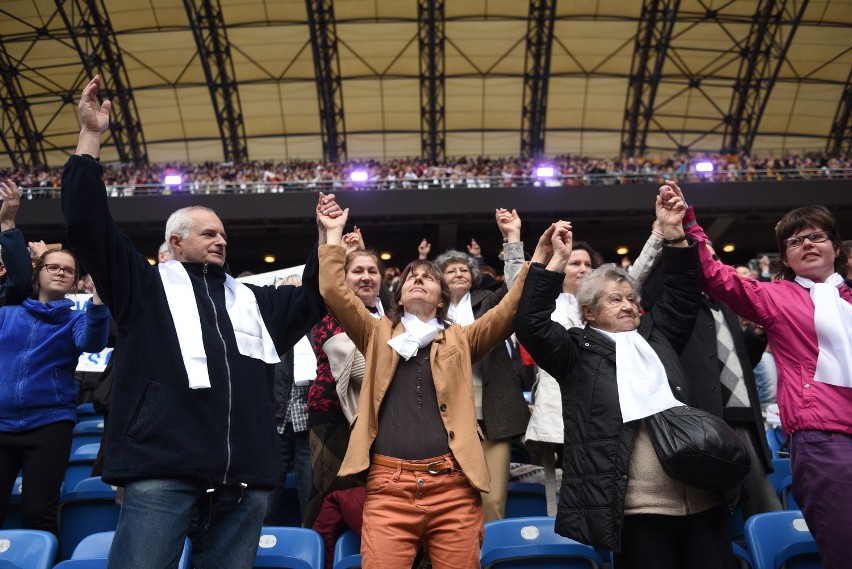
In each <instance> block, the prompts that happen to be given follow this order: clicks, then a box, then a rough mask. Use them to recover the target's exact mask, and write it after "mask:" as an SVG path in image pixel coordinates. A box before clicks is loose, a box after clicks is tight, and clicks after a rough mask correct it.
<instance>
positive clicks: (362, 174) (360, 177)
mask: <svg viewBox="0 0 852 569" xmlns="http://www.w3.org/2000/svg"><path fill="white" fill-rule="evenodd" d="M368 178H369V175H368V174H367V171H366V170H355V171H353V172H352V173H351V174H349V179H350V180H352V181H353V182H359V183H360V182H366V181H367V179H368Z"/></svg>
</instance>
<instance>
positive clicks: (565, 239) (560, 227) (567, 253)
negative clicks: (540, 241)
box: [547, 220, 574, 272]
mask: <svg viewBox="0 0 852 569" xmlns="http://www.w3.org/2000/svg"><path fill="white" fill-rule="evenodd" d="M573 243H574V233H573V231H572V227H571V222H570V221H563V220H559V221H557V222H556V223H554V224H553V233H552V234H551V236H550V245H551V247H553V258H552V259H551V260H550V262H549V263H548V264H547V268H548V270H551V271H556V272H562V271H564V270H565V266H566V265H567V264H568V258H569V257H571V250H572V248H573Z"/></svg>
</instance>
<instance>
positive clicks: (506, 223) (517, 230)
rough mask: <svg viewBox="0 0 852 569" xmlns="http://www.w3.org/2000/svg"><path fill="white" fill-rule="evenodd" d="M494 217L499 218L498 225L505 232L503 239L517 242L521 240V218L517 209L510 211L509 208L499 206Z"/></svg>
mask: <svg viewBox="0 0 852 569" xmlns="http://www.w3.org/2000/svg"><path fill="white" fill-rule="evenodd" d="M494 217H495V219H497V227H498V228H499V229H500V233H502V234H503V239H506V241H507V242H509V243H516V242H518V241H520V240H521V218H520V216H518V212H517V210H514V209H513V210H512V211H509V210H508V209H504V208H498V209H496V210H495V211H494Z"/></svg>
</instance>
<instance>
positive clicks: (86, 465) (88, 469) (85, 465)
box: [64, 443, 101, 492]
mask: <svg viewBox="0 0 852 569" xmlns="http://www.w3.org/2000/svg"><path fill="white" fill-rule="evenodd" d="M100 446H101V445H100V443H97V444H95V443H92V444H85V445H82V446H80V447H79V448H76V449H74V450H73V451H72V453H71V458H70V459H69V460H68V466H66V467H65V479H64V481H65V488H67V489H68V491H69V492H70V491H71V490H73V489H74V488H76V487H77V484H79V483H80V481H81V480H83V479H84V478H88V477H89V476H91V474H92V465H93V464H95V459H96V458H97V456H98V449H100Z"/></svg>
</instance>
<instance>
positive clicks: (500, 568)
mask: <svg viewBox="0 0 852 569" xmlns="http://www.w3.org/2000/svg"><path fill="white" fill-rule="evenodd" d="M555 521H556V520H555V518H552V517H548V516H537V517H529V518H513V519H505V520H495V521H492V522H487V523H486V524H485V539H484V540H483V542H482V552H481V556H480V562H481V563H482V569H526V568H529V567H531V566H534V567H536V568H538V569H545V568H547V569H550V568H553V569H556V568H559V569H575V568H576V569H579V568H582V569H589V568H591V569H600V568H601V567H603V564H604V561H603V559H602V558H601V556H600V555H598V553H597V552H596V551H595V550H594V548H592V547H591V546H588V545H583V544H581V543H577V542H576V541H574V540H573V539H569V538H567V537H562V536H561V535H557V534H556V532H555V531H554V524H555Z"/></svg>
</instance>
